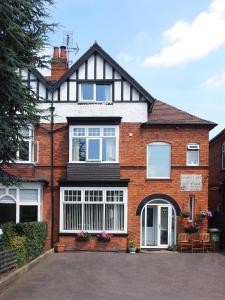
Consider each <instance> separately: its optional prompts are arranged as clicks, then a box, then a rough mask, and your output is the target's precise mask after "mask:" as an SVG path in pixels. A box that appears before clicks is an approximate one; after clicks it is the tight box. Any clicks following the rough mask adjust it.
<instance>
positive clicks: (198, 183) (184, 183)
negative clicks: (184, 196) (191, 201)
mask: <svg viewBox="0 0 225 300" xmlns="http://www.w3.org/2000/svg"><path fill="white" fill-rule="evenodd" d="M180 190H181V191H183V192H201V191H202V175H190V174H182V175H180Z"/></svg>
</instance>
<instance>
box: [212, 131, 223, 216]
mask: <svg viewBox="0 0 225 300" xmlns="http://www.w3.org/2000/svg"><path fill="white" fill-rule="evenodd" d="M209 208H210V210H211V211H212V212H214V213H216V212H220V213H224V212H225V129H223V130H222V131H221V132H220V133H219V134H217V135H216V136H215V137H214V138H213V139H211V141H210V142H209Z"/></svg>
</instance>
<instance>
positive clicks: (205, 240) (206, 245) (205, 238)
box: [199, 233, 214, 252]
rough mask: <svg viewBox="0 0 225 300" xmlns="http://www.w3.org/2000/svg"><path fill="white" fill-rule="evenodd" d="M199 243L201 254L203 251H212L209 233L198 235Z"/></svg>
mask: <svg viewBox="0 0 225 300" xmlns="http://www.w3.org/2000/svg"><path fill="white" fill-rule="evenodd" d="M199 241H200V244H201V247H202V252H205V250H212V251H213V250H214V246H213V242H212V240H211V237H210V234H209V233H200V234H199Z"/></svg>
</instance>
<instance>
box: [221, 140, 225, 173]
mask: <svg viewBox="0 0 225 300" xmlns="http://www.w3.org/2000/svg"><path fill="white" fill-rule="evenodd" d="M222 169H225V143H223V145H222Z"/></svg>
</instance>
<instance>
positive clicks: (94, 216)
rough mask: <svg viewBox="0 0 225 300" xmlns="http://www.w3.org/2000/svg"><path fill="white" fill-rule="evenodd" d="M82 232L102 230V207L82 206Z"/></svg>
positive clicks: (96, 205)
mask: <svg viewBox="0 0 225 300" xmlns="http://www.w3.org/2000/svg"><path fill="white" fill-rule="evenodd" d="M84 230H103V205H102V204H85V205H84Z"/></svg>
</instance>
